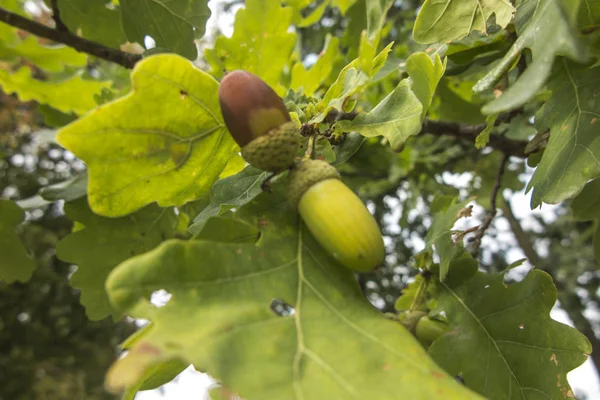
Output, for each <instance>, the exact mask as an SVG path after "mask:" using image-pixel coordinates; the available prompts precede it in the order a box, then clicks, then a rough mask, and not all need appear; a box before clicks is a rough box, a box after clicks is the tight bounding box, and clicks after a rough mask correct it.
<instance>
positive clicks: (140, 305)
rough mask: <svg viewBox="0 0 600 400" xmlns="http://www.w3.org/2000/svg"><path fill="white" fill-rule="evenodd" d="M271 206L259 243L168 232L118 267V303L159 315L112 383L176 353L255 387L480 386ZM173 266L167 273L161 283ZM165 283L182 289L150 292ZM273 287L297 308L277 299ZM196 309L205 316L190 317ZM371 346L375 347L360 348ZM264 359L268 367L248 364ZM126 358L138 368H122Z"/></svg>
mask: <svg viewBox="0 0 600 400" xmlns="http://www.w3.org/2000/svg"><path fill="white" fill-rule="evenodd" d="M274 196H276V195H273V196H271V198H268V197H265V196H262V197H258V198H257V199H256V200H255V202H254V204H253V206H254V207H257V208H261V207H264V206H265V205H267V206H268V207H271V205H272V204H278V203H279V202H281V201H282V200H283V199H281V198H273V197H274ZM267 201H268V204H265V202H267ZM284 202H285V201H284ZM271 210H273V211H269V212H268V213H266V214H262V215H261V219H263V220H264V221H265V222H264V224H265V225H268V226H269V228H270V229H268V230H267V231H266V232H265V233H264V235H265V239H264V241H262V243H261V245H260V246H256V245H255V244H253V243H249V244H239V243H223V242H217V241H208V240H196V241H191V242H183V241H167V242H165V243H164V244H162V245H161V246H160V247H159V248H157V249H156V250H155V251H153V252H150V253H147V254H145V255H142V256H140V257H137V258H132V259H130V260H129V261H127V262H125V263H123V264H121V265H120V266H119V267H118V269H116V270H115V271H114V272H113V273H112V274H111V276H110V277H109V280H108V282H107V288H108V291H109V293H110V296H111V299H112V301H113V302H114V304H115V306H116V307H118V308H120V309H124V310H127V311H128V312H129V313H131V314H132V315H135V316H138V317H143V318H150V319H151V321H152V323H153V326H152V329H151V330H150V331H149V332H148V333H147V334H146V335H144V336H143V338H142V339H141V340H140V341H139V342H138V343H136V345H135V346H134V347H133V348H132V349H131V351H130V353H129V355H128V356H126V357H125V358H124V359H123V360H122V362H120V363H117V364H116V365H115V366H114V367H113V369H112V371H111V372H110V374H109V377H108V383H109V385H110V386H115V385H116V386H117V387H119V386H121V385H127V384H131V383H133V382H135V379H134V378H135V375H137V374H142V373H143V372H144V370H145V369H146V367H147V366H150V365H153V364H154V363H155V362H157V361H160V360H164V359H168V358H171V357H176V358H183V359H185V360H186V361H188V362H191V363H193V364H194V365H195V366H196V367H197V368H201V369H203V370H207V371H209V372H210V373H211V374H212V375H213V376H215V377H216V378H218V379H219V380H220V381H221V382H222V384H223V385H224V386H225V387H227V388H229V389H232V390H235V391H236V392H237V393H239V394H240V395H241V396H244V397H247V398H253V397H265V398H281V399H284V398H285V399H287V398H294V397H296V398H297V397H304V398H315V397H321V396H324V395H325V396H326V397H327V398H331V399H347V398H362V397H369V398H391V397H393V396H395V395H396V394H397V393H398V391H401V392H402V393H406V395H407V396H408V397H411V398H415V397H420V396H424V397H428V396H429V397H430V396H434V395H439V394H440V393H442V395H443V397H444V398H448V399H452V398H456V399H467V398H478V397H477V396H475V395H474V394H472V393H470V392H469V391H468V390H467V389H465V388H464V387H461V386H460V385H457V384H456V383H455V382H453V380H452V379H451V378H450V377H448V376H447V375H445V374H444V373H443V372H442V371H440V370H439V369H438V368H437V367H436V366H435V364H433V363H431V362H430V361H429V360H428V358H427V357H426V355H425V353H424V351H423V349H422V348H421V347H420V345H419V344H418V343H417V342H416V341H415V340H414V339H413V338H412V337H411V335H410V334H409V333H408V332H407V331H405V330H403V328H402V326H400V325H398V324H397V323H395V322H393V321H390V320H387V319H386V318H384V317H383V316H382V315H381V314H380V313H378V312H377V311H376V310H374V309H373V308H372V307H371V306H370V305H369V304H368V302H366V301H365V299H364V298H363V297H362V294H361V292H360V290H359V289H358V287H357V286H356V283H355V282H354V279H353V277H352V274H351V273H350V272H349V271H348V270H346V269H345V268H344V267H342V266H341V265H338V264H336V263H335V261H333V259H331V258H329V256H327V255H326V254H325V253H324V251H323V250H322V249H321V248H320V246H319V245H318V244H317V243H316V242H315V241H314V239H313V238H312V237H311V236H310V235H309V234H308V233H307V232H306V230H305V229H303V228H302V226H301V224H299V223H298V222H297V221H296V220H295V217H294V216H293V215H291V214H290V213H289V212H288V213H282V212H281V211H279V210H278V209H277V208H275V209H271ZM251 211H253V210H251ZM282 214H284V215H282ZM253 219H255V218H253ZM214 240H218V238H214ZM215 265H221V266H222V268H214V266H215ZM233 266H235V268H232V267H233ZM167 277H168V282H169V283H167V284H166V285H165V284H164V283H163V284H159V285H156V284H155V282H167V281H166V280H165V278H167ZM190 283H191V284H190ZM159 288H164V289H165V290H167V291H168V292H169V293H171V294H172V296H173V299H174V301H171V302H169V303H168V304H167V305H166V306H164V307H162V308H155V307H154V306H152V305H150V304H149V303H148V301H147V296H148V295H149V294H150V293H152V291H153V290H157V289H159ZM274 298H275V299H281V300H282V301H283V302H285V303H287V304H289V305H290V306H291V307H293V308H294V311H293V313H292V314H291V315H287V316H286V315H276V314H275V313H273V312H272V311H271V310H269V303H270V302H271V301H272V299H274ZM223 310H227V312H223ZM189 321H198V324H196V325H195V326H194V328H193V329H189ZM334 342H335V343H336V346H337V347H338V349H339V348H340V347H341V348H344V349H345V350H344V352H340V351H339V350H336V348H335V347H332V346H331V343H334ZM365 348H368V349H369V352H368V353H364V352H362V353H361V349H365ZM351 354H354V355H356V354H361V357H355V358H348V355H351ZM257 360H260V361H259V363H260V364H259V365H260V369H256V367H251V366H253V365H254V366H256V364H255V363H256V362H257ZM125 368H126V369H125ZM124 370H125V371H127V372H128V374H132V371H136V373H135V374H134V375H133V376H128V377H127V378H125V379H124V378H123V371H124ZM253 371H254V372H253ZM380 371H389V372H392V371H398V373H393V374H387V373H381V372H380ZM400 371H402V373H400ZM257 374H260V378H259V379H258V380H257V378H258V375H257ZM128 380H131V381H129V382H128ZM132 381H133V382H132ZM258 381H260V384H258V385H257V382H258ZM415 382H422V384H421V385H415Z"/></svg>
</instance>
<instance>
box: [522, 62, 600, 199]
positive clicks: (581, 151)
mask: <svg viewBox="0 0 600 400" xmlns="http://www.w3.org/2000/svg"><path fill="white" fill-rule="evenodd" d="M548 88H549V89H550V90H551V91H552V97H551V98H550V100H548V102H547V103H546V104H545V105H544V107H543V108H542V109H540V111H539V112H538V113H537V114H536V118H535V125H536V128H537V129H538V132H545V131H547V130H548V129H550V140H549V141H548V145H547V147H546V149H545V150H544V154H543V156H542V160H541V161H540V163H539V164H538V166H537V169H536V170H535V173H534V174H533V177H532V178H531V181H530V182H529V184H528V185H527V190H530V189H533V195H532V196H531V206H532V207H537V206H539V205H540V204H541V203H542V202H545V203H550V204H557V203H560V202H561V201H563V200H566V199H569V198H571V197H573V196H575V195H576V194H577V193H579V192H580V191H581V189H582V188H583V186H584V185H585V183H586V182H587V181H589V180H590V179H594V178H597V177H598V176H600V161H599V158H598V155H599V154H600V135H598V128H597V126H598V124H600V112H599V111H600V96H598V93H599V91H600V67H596V68H592V69H588V68H586V67H583V66H580V65H577V64H575V63H573V62H570V61H568V60H567V59H564V58H561V59H559V60H558V65H557V66H556V68H555V70H554V72H553V74H552V76H551V78H550V81H549V82H548Z"/></svg>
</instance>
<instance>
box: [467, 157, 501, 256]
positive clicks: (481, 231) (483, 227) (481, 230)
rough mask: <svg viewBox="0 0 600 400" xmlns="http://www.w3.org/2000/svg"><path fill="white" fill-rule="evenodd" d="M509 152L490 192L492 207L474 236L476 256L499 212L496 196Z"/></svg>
mask: <svg viewBox="0 0 600 400" xmlns="http://www.w3.org/2000/svg"><path fill="white" fill-rule="evenodd" d="M509 158H510V157H509V155H508V154H506V153H505V154H504V157H502V162H501V163H500V167H499V168H498V173H497V174H496V182H495V183H494V188H493V189H492V193H491V194H490V208H489V209H488V210H487V212H486V213H485V218H484V219H483V222H482V223H481V226H480V227H479V229H477V233H476V234H475V237H474V238H473V253H474V256H477V255H478V254H479V246H481V239H482V238H483V235H484V234H485V231H486V230H487V229H488V228H489V227H490V225H491V224H492V221H493V220H494V217H496V213H497V212H498V211H497V209H496V198H497V197H498V192H499V191H500V188H501V187H502V176H503V175H504V169H505V168H506V163H507V162H508V159H509Z"/></svg>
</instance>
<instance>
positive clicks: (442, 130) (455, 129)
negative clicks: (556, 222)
mask: <svg viewBox="0 0 600 400" xmlns="http://www.w3.org/2000/svg"><path fill="white" fill-rule="evenodd" d="M519 112H520V110H515V111H513V112H510V113H507V114H503V115H501V116H499V117H498V119H497V120H496V124H499V123H502V122H505V121H507V120H510V119H511V118H512V117H513V116H514V114H517V113H519ZM357 115H358V113H356V112H349V113H344V112H339V111H337V110H332V111H331V112H330V113H329V114H328V115H327V117H326V118H325V121H327V122H330V123H333V122H335V121H342V120H346V121H351V120H353V119H354V118H356V116H357ZM486 126H487V124H478V125H467V124H461V123H457V122H445V121H433V120H430V119H426V120H425V121H423V127H422V128H421V132H420V133H419V135H425V134H430V135H435V136H453V137H455V138H457V139H461V140H467V141H470V142H474V141H475V138H477V136H478V135H479V134H480V133H481V132H482V131H483V130H484V129H485V128H486ZM527 143H528V142H527V141H525V140H514V139H509V138H506V137H504V136H499V135H490V141H489V143H488V146H489V147H492V148H493V149H494V150H498V151H501V152H503V153H504V154H506V155H509V156H513V157H519V158H525V157H527V154H525V147H526V146H527Z"/></svg>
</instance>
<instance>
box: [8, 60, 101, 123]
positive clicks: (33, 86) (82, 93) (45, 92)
mask: <svg viewBox="0 0 600 400" xmlns="http://www.w3.org/2000/svg"><path fill="white" fill-rule="evenodd" d="M0 86H1V87H2V89H3V90H4V92H6V93H9V94H10V93H16V94H17V96H18V97H19V99H20V100H21V101H24V102H25V101H29V100H35V101H37V102H38V103H41V104H48V105H50V106H52V107H53V108H55V109H57V110H59V111H62V112H64V113H71V112H74V113H76V114H85V113H86V112H88V111H89V110H91V109H92V108H94V107H96V101H95V100H94V96H96V95H99V94H100V93H101V92H102V90H103V89H108V88H109V87H110V82H98V81H92V80H87V79H82V78H81V76H79V75H77V76H74V77H72V78H70V79H67V80H65V81H61V82H50V81H40V80H37V79H35V78H33V77H32V76H31V70H30V69H29V68H28V67H21V68H20V69H18V70H17V71H16V72H13V73H10V72H8V71H5V70H3V69H0Z"/></svg>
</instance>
